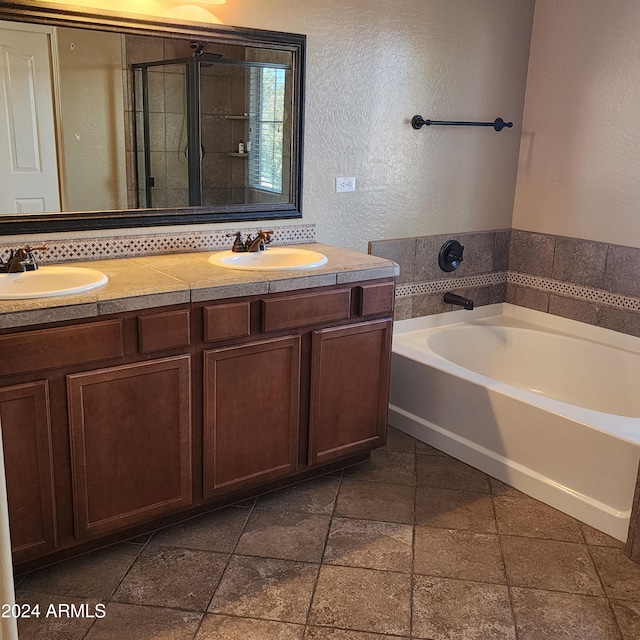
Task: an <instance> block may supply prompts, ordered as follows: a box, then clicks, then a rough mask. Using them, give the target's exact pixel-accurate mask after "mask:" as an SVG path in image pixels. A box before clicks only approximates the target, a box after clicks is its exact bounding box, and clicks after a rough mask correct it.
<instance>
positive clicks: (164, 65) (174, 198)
mask: <svg viewBox="0 0 640 640" xmlns="http://www.w3.org/2000/svg"><path fill="white" fill-rule="evenodd" d="M0 55H1V60H0V187H1V188H0V235H5V234H23V233H37V232H47V231H63V230H84V229H107V228H118V227H135V226H145V225H170V224H196V223H205V222H230V221H239V220H262V219H266V220H273V219H278V218H295V217H300V216H301V209H300V201H301V182H302V127H303V114H302V112H303V90H304V55H305V36H303V35H297V34H287V33H278V32H268V31H258V30H250V29H240V28H236V27H226V26H218V25H215V26H208V25H194V24H189V23H167V22H160V21H154V20H151V19H145V18H137V17H132V18H122V17H121V16H116V15H108V14H100V15H94V14H90V13H86V12H80V11H77V10H71V9H69V8H67V7H63V6H60V5H48V6H43V5H42V4H40V3H38V2H24V3H10V2H0Z"/></svg>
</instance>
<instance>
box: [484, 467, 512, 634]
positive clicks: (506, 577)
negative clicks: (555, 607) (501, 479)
mask: <svg viewBox="0 0 640 640" xmlns="http://www.w3.org/2000/svg"><path fill="white" fill-rule="evenodd" d="M486 475H487V482H489V490H490V491H491V494H490V495H491V510H492V512H493V521H494V523H495V526H496V537H497V539H498V547H499V549H500V556H501V558H502V572H503V575H504V583H505V585H506V587H507V597H508V598H509V608H510V609H511V620H512V621H513V633H514V635H515V637H516V640H520V634H519V632H518V625H517V624H516V612H515V609H514V607H513V595H512V593H511V583H510V581H509V574H508V572H507V558H506V555H505V552H504V546H503V544H502V535H503V534H502V533H500V527H499V525H498V514H497V512H496V505H495V498H496V497H498V496H496V495H495V494H494V493H493V489H492V487H491V481H490V480H488V478H489V476H488V474H486Z"/></svg>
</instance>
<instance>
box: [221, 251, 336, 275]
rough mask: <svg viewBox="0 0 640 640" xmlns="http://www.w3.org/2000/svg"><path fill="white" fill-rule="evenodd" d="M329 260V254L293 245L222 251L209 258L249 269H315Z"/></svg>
mask: <svg viewBox="0 0 640 640" xmlns="http://www.w3.org/2000/svg"><path fill="white" fill-rule="evenodd" d="M327 260H328V258H327V256H325V255H324V254H323V253H319V252H318V251H310V250H309V249H295V248H292V247H271V248H269V249H265V250H264V251H255V252H246V253H235V252H233V251H220V252H219V253H214V254H213V255H212V256H211V257H210V258H209V262H210V263H211V264H215V265H216V266H218V267H226V268H227V269H245V270H247V271H289V270H291V269H315V268H316V267H320V266H322V265H323V264H326V263H327Z"/></svg>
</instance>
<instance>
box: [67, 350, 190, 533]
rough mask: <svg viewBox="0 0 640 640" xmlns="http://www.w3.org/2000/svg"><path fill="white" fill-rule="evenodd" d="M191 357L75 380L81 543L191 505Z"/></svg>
mask: <svg viewBox="0 0 640 640" xmlns="http://www.w3.org/2000/svg"><path fill="white" fill-rule="evenodd" d="M189 380H190V356H189V355H184V356H177V357H172V358H162V359H159V360H153V361H151V362H145V363H138V364H130V365H124V366H120V367H112V368H109V369H101V370H99V371H90V372H87V373H79V374H75V375H69V376H67V392H68V397H69V429H70V435H71V461H72V469H73V501H74V513H75V525H76V535H77V537H78V539H84V538H87V537H95V536H99V535H104V534H106V533H109V532H111V531H116V530H120V529H123V528H124V527H126V526H129V525H134V524H139V523H140V522H146V521H149V520H152V519H154V518H157V517H159V516H163V515H167V514H169V513H172V512H174V511H179V510H182V509H185V508H186V507H188V506H190V505H191V474H192V472H191V389H190V383H189Z"/></svg>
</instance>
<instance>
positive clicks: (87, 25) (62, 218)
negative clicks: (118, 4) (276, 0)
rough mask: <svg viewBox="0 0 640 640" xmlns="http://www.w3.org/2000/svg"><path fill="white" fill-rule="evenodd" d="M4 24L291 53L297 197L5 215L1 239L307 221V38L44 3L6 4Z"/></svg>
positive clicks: (1, 6)
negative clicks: (304, 158) (278, 200)
mask: <svg viewBox="0 0 640 640" xmlns="http://www.w3.org/2000/svg"><path fill="white" fill-rule="evenodd" d="M0 20H12V21H15V22H31V23H36V24H46V25H51V26H57V27H73V28H82V29H91V30H96V31H110V32H116V33H123V34H134V35H147V36H158V37H162V38H176V39H194V40H199V41H204V42H217V43H222V44H230V45H240V46H253V47H266V48H269V49H279V50H285V51H290V52H291V54H292V58H293V63H292V79H293V87H292V89H293V90H292V98H293V110H292V118H291V119H292V154H291V189H290V193H291V197H290V201H289V203H286V204H282V203H278V204H253V205H226V206H203V207H183V208H178V209H128V210H122V211H104V212H102V211H86V212H85V211H81V212H73V213H67V212H62V213H38V214H8V215H6V214H2V215H0V236H1V235H17V234H32V233H47V232H57V231H81V230H94V229H119V228H125V227H146V226H168V225H181V224H207V223H208V224H211V223H219V222H238V221H249V220H277V219H288V218H301V217H302V207H301V204H302V202H301V201H302V156H303V135H302V134H303V125H304V75H305V53H306V36H304V35H301V34H294V33H280V32H277V31H263V30H259V29H247V28H239V27H231V26H226V25H208V24H198V23H190V22H184V21H173V20H171V21H169V20H168V19H167V20H165V19H160V18H159V19H154V18H150V17H146V16H145V17H142V16H121V15H118V14H115V13H110V12H106V11H105V12H104V13H102V12H101V13H99V14H96V13H90V12H86V11H78V10H77V9H76V8H72V7H68V6H66V5H58V4H56V5H53V4H47V5H43V4H41V3H38V2H2V1H0ZM0 214H1V212H0Z"/></svg>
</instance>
